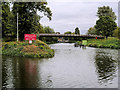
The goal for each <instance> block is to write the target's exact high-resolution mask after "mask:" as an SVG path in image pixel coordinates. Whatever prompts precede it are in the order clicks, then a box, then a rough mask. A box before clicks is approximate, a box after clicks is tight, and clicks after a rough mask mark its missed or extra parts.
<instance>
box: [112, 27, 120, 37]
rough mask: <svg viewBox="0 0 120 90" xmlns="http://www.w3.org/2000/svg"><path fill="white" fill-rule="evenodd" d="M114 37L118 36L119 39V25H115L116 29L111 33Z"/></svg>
mask: <svg viewBox="0 0 120 90" xmlns="http://www.w3.org/2000/svg"><path fill="white" fill-rule="evenodd" d="M113 35H114V36H115V37H118V38H119V39H120V27H117V29H116V30H115V31H114V34H113Z"/></svg>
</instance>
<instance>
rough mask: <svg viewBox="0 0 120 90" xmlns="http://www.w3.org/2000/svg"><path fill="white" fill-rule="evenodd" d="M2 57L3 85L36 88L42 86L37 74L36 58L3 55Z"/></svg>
mask: <svg viewBox="0 0 120 90" xmlns="http://www.w3.org/2000/svg"><path fill="white" fill-rule="evenodd" d="M3 59H4V61H3V73H2V74H3V86H4V87H9V88H37V87H40V86H42V85H41V84H42V83H41V78H40V75H39V74H38V67H37V66H38V60H32V59H29V58H18V57H10V58H8V57H4V58H3Z"/></svg>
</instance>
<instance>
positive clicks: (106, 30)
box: [95, 16, 117, 38]
mask: <svg viewBox="0 0 120 90" xmlns="http://www.w3.org/2000/svg"><path fill="white" fill-rule="evenodd" d="M95 28H96V34H97V35H103V36H106V38H107V37H108V36H113V31H114V30H115V29H116V28H117V24H116V22H115V21H114V20H113V19H112V18H111V17H109V16H102V17H100V19H99V20H97V21H96V25H95Z"/></svg>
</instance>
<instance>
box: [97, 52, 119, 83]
mask: <svg viewBox="0 0 120 90" xmlns="http://www.w3.org/2000/svg"><path fill="white" fill-rule="evenodd" d="M95 64H96V67H97V73H98V77H99V81H100V83H107V82H108V81H112V80H113V78H114V77H115V76H116V75H115V73H116V67H117V60H115V59H113V57H112V53H110V52H105V51H99V50H97V52H96V56H95Z"/></svg>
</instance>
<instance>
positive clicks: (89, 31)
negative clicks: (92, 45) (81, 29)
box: [87, 27, 96, 35]
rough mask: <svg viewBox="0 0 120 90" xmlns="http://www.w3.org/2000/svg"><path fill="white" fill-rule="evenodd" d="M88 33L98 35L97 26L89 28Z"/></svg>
mask: <svg viewBox="0 0 120 90" xmlns="http://www.w3.org/2000/svg"><path fill="white" fill-rule="evenodd" d="M87 34H88V35H89V34H91V35H96V28H95V27H91V28H89V30H88V32H87Z"/></svg>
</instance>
